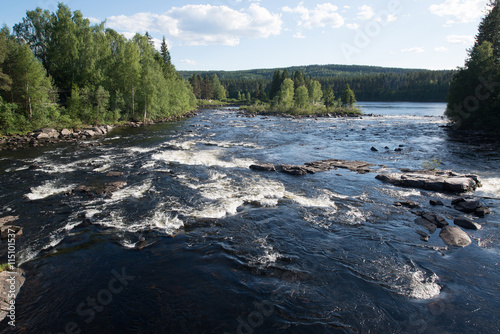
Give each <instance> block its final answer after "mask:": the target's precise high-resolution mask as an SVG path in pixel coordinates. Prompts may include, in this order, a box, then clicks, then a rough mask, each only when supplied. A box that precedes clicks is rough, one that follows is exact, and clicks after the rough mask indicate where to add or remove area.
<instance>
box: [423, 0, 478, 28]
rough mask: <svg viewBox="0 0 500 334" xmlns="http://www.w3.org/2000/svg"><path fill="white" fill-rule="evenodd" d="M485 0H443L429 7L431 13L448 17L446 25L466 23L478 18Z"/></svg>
mask: <svg viewBox="0 0 500 334" xmlns="http://www.w3.org/2000/svg"><path fill="white" fill-rule="evenodd" d="M487 3H488V1H487V0H445V2H443V3H441V4H434V5H431V6H430V7H429V10H430V11H431V13H433V14H435V15H438V16H442V17H448V18H449V19H448V21H447V22H446V24H447V25H451V24H454V23H468V22H473V21H474V20H476V19H478V18H480V17H481V16H482V15H483V10H484V9H485V8H486V4H487Z"/></svg>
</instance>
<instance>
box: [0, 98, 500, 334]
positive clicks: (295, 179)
mask: <svg viewBox="0 0 500 334" xmlns="http://www.w3.org/2000/svg"><path fill="white" fill-rule="evenodd" d="M359 105H360V106H361V107H362V109H363V112H364V113H366V114H372V113H373V114H375V115H379V116H376V117H368V116H365V117H362V118H319V119H314V118H302V119H292V118H280V117H264V116H257V117H253V118H247V117H243V116H242V115H241V114H240V113H239V111H238V110H230V109H218V110H204V111H202V112H201V113H200V114H199V115H198V116H196V117H193V118H190V119H186V120H183V121H179V122H175V123H170V124H158V125H153V126H148V127H143V128H120V129H116V130H114V131H112V132H111V133H110V134H109V135H108V136H107V137H105V138H101V139H99V140H98V141H99V142H100V143H102V145H101V146H95V147H93V146H90V147H85V146H81V145H80V146H79V145H75V144H68V143H67V144H58V145H55V146H50V147H45V148H43V149H40V148H39V149H28V150H24V151H22V152H2V153H1V155H0V184H1V192H0V217H3V216H6V215H18V216H19V221H18V222H17V224H18V225H20V226H22V227H23V236H22V237H21V238H20V239H17V241H16V252H17V261H18V266H20V267H21V268H22V269H24V270H25V271H26V283H25V284H24V286H23V287H22V289H21V292H20V294H19V295H18V298H17V300H16V327H15V328H12V327H11V326H9V325H8V324H7V322H6V321H4V322H2V323H1V324H0V333H54V334H55V333H497V332H499V328H500V318H499V317H498V315H499V314H500V285H499V284H500V270H499V269H500V268H499V259H500V256H499V255H500V245H499V241H500V229H499V227H500V224H499V220H498V214H499V213H500V149H499V147H498V141H496V142H495V141H486V142H485V140H484V138H483V139H481V140H479V139H477V138H476V137H474V136H467V137H464V136H458V137H457V136H456V135H454V134H453V132H451V131H450V130H449V129H447V128H446V127H444V125H445V124H446V120H445V119H444V118H443V117H442V115H443V112H444V109H445V104H442V103H360V104H359ZM89 143H90V141H89ZM371 147H375V148H377V149H378V151H376V152H375V151H372V150H371ZM386 147H387V148H386ZM396 148H401V149H402V150H401V151H395V149H396ZM331 158H335V159H345V160H361V161H367V162H370V163H373V164H375V165H376V166H375V167H374V169H375V172H374V173H367V174H357V173H355V172H351V171H349V170H342V169H338V170H331V171H327V172H321V173H317V174H310V175H306V176H291V175H287V174H282V173H274V172H271V173H266V172H257V171H252V170H250V169H249V166H250V165H252V164H254V163H266V162H269V163H275V164H299V165H301V164H304V163H306V162H310V161H316V160H323V159H331ZM426 164H427V165H428V164H434V165H436V166H437V167H438V168H440V169H451V170H454V171H456V172H461V173H474V174H477V175H479V178H480V180H481V181H482V184H483V187H482V188H479V189H478V190H477V191H476V192H475V193H474V196H476V197H478V198H479V199H480V200H481V201H482V203H483V204H484V205H486V206H489V207H490V208H491V209H492V210H493V214H491V215H488V216H486V218H481V219H479V218H475V221H476V222H478V223H480V224H481V225H482V229H481V230H478V231H470V230H467V233H468V234H469V235H470V236H471V238H472V245H470V246H468V247H465V248H456V247H449V246H446V244H444V242H443V241H442V240H441V239H440V238H439V236H438V234H439V232H436V233H434V234H433V235H432V236H431V238H430V240H429V241H428V242H424V241H421V240H420V238H419V235H418V234H417V233H416V231H417V230H419V229H421V227H420V226H418V225H416V224H415V223H414V220H415V218H416V217H417V216H416V215H415V214H414V213H412V212H411V211H412V210H410V209H408V208H405V207H397V206H394V205H393V204H394V203H395V202H397V201H406V200H411V201H414V202H417V203H419V204H420V206H421V208H420V209H419V210H424V211H433V212H436V213H438V214H440V215H443V216H444V217H445V218H446V219H447V220H448V221H449V222H450V223H451V224H452V218H454V217H462V216H464V214H462V213H460V212H458V211H455V210H454V209H453V208H452V206H451V205H450V202H451V200H452V199H453V198H455V196H453V195H451V194H446V193H437V192H431V191H422V190H416V189H410V188H399V187H396V186H393V185H388V184H384V183H381V182H380V181H378V180H376V179H375V176H376V175H377V173H376V172H381V171H398V170H399V168H413V169H419V168H422V166H423V165H426ZM33 166H36V168H33ZM109 171H117V172H123V173H124V175H123V176H121V177H107V176H106V174H107V173H108V172H109ZM120 180H123V181H126V182H127V185H126V186H125V187H124V188H122V189H120V190H118V191H116V192H113V193H112V194H111V195H108V196H90V195H88V194H82V193H77V192H76V193H74V194H73V195H71V194H69V192H70V190H71V189H73V188H75V187H77V186H79V185H88V186H99V185H102V184H104V183H106V182H112V181H120ZM431 199H438V200H441V201H443V202H444V203H445V206H444V207H437V208H434V207H431V206H430V204H429V200H431ZM4 256H5V255H4ZM0 262H6V259H5V260H2V261H0Z"/></svg>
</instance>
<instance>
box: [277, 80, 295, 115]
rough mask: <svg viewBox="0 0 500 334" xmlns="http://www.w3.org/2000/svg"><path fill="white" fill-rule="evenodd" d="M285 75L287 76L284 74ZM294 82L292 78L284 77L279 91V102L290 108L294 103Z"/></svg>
mask: <svg viewBox="0 0 500 334" xmlns="http://www.w3.org/2000/svg"><path fill="white" fill-rule="evenodd" d="M283 77H285V76H283ZM293 87H294V84H293V81H292V79H284V80H283V83H282V84H281V88H280V91H279V92H278V95H277V98H278V104H279V105H280V106H282V107H284V108H289V107H291V106H292V105H293V97H294V88H293Z"/></svg>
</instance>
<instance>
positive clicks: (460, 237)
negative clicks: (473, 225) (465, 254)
mask: <svg viewBox="0 0 500 334" xmlns="http://www.w3.org/2000/svg"><path fill="white" fill-rule="evenodd" d="M439 236H440V237H441V239H443V241H444V242H445V243H446V244H447V245H450V246H457V247H465V246H469V245H470V244H471V243H472V240H471V239H470V237H469V235H468V234H467V233H465V232H464V231H463V230H462V229H461V228H460V227H458V226H445V227H443V229H442V230H441V232H440V233H439Z"/></svg>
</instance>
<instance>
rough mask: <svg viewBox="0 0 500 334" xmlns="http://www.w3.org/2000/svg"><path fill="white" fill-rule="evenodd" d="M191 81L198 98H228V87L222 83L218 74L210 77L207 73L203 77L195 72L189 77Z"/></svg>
mask: <svg viewBox="0 0 500 334" xmlns="http://www.w3.org/2000/svg"><path fill="white" fill-rule="evenodd" d="M189 83H190V84H191V86H192V87H193V93H194V95H195V96H196V98H197V99H202V100H221V101H222V100H225V99H226V96H227V93H226V89H225V88H224V86H222V84H221V83H220V81H219V77H218V76H217V74H213V75H212V76H210V77H209V76H208V75H207V74H205V76H204V77H203V78H202V77H201V75H199V74H193V76H192V77H191V78H189Z"/></svg>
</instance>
